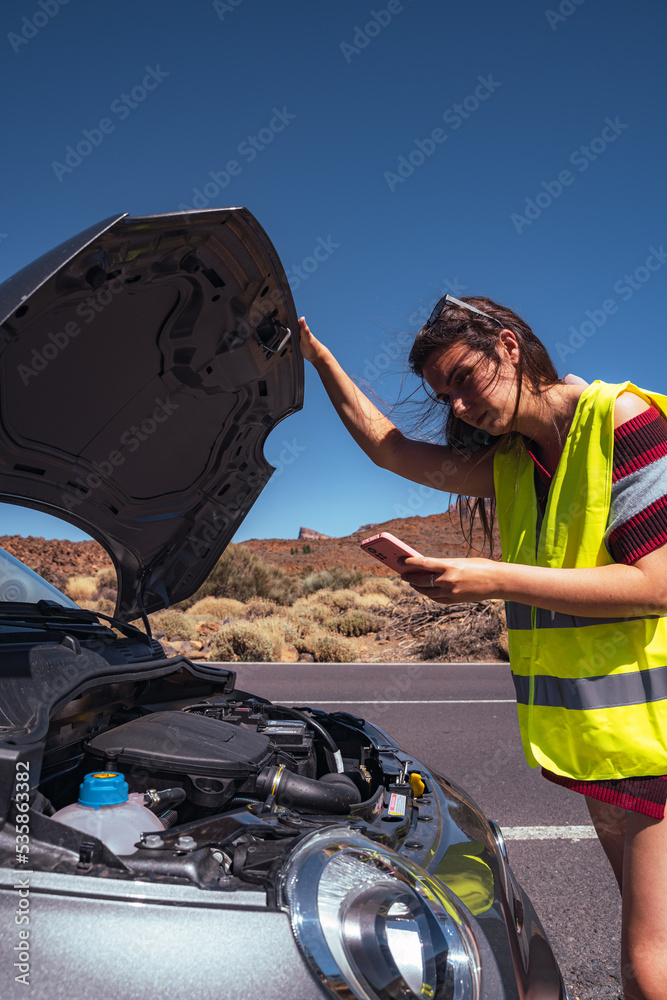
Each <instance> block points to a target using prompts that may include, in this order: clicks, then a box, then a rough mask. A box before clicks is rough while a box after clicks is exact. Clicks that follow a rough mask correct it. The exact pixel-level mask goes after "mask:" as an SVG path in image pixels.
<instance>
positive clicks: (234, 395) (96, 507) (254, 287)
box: [0, 208, 303, 621]
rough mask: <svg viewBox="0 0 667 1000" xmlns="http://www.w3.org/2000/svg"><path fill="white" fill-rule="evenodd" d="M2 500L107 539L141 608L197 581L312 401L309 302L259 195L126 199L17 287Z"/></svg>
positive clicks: (11, 300) (189, 589)
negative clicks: (292, 420) (303, 300)
mask: <svg viewBox="0 0 667 1000" xmlns="http://www.w3.org/2000/svg"><path fill="white" fill-rule="evenodd" d="M0 317H1V319H0V500H2V501H4V502H8V503H15V504H19V505H22V506H28V507H32V508H34V509H36V510H41V511H45V512H47V513H49V514H53V515H55V516H57V517H60V518H63V519H65V520H67V521H69V522H70V523H72V524H74V525H76V526H77V527H79V528H81V529H82V530H84V531H86V532H87V533H89V534H90V535H92V536H93V537H94V538H96V539H97V540H98V541H99V542H100V543H101V544H102V545H103V546H104V547H105V549H106V550H107V551H108V552H109V554H110V556H111V558H112V559H113V561H114V563H115V565H116V568H117V571H118V579H119V590H118V603H117V606H116V612H115V614H116V616H117V617H118V618H121V619H122V620H125V621H129V620H131V619H133V618H136V617H137V616H138V615H139V613H140V602H141V601H143V605H144V608H145V610H146V611H147V612H151V611H155V610H158V609H160V608H162V607H164V606H165V605H168V604H173V603H175V602H176V601H179V600H183V599H184V598H186V597H188V596H190V594H192V593H194V591H195V590H196V589H197V588H198V587H199V586H200V584H201V583H202V582H203V581H204V580H205V579H206V577H207V576H208V574H209V573H210V571H211V569H212V568H213V566H214V564H215V562H216V561H217V559H218V558H219V556H220V554H221V552H222V551H223V549H224V548H225V546H226V545H227V544H228V543H229V541H230V539H231V538H232V536H233V535H234V533H235V532H236V530H237V529H238V527H239V525H240V523H241V522H242V520H243V518H244V517H245V515H246V514H247V513H248V511H249V510H250V508H251V507H252V505H253V503H254V501H255V500H256V498H257V496H258V495H259V493H260V492H261V490H262V489H263V487H264V486H265V484H266V483H267V481H268V479H269V477H270V475H271V473H272V472H273V469H272V467H271V466H270V465H269V464H268V463H267V461H266V459H265V458H264V453H263V444H264V441H265V439H266V437H267V435H268V433H269V432H270V431H271V429H272V428H273V427H274V426H275V425H276V424H277V423H278V422H279V421H280V420H282V419H283V418H284V417H286V416H287V415H288V414H290V413H293V412H295V411H296V410H298V409H300V408H301V406H302V401H303V362H302V359H301V355H300V353H299V350H298V335H297V334H298V331H297V317H296V313H295V309H294V303H293V301H292V296H291V293H290V290H289V285H288V283H287V279H286V277H285V273H284V270H283V268H282V265H281V263H280V260H279V258H278V255H277V253H276V251H275V249H274V247H273V246H272V244H271V242H270V240H269V239H268V237H267V235H266V233H265V232H264V230H263V229H262V227H261V226H260V225H259V223H258V222H257V221H256V219H255V218H254V217H253V216H252V215H251V213H250V212H248V211H247V210H246V209H244V208H229V209H212V210H205V211H201V212H191V213H188V214H181V213H178V214H169V215H156V216H145V217H136V218H129V217H127V216H125V215H119V216H116V217H113V218H111V219H107V220H105V221H104V222H102V223H100V224H99V225H97V226H93V227H91V229H88V230H86V231H85V232H83V233H81V234H80V235H79V236H77V237H74V238H73V239H71V240H69V241H68V242H66V243H64V244H61V245H60V246H59V247H56V248H55V249H54V250H52V251H50V253H48V254H46V255H45V256H44V257H41V258H39V260H37V261H35V262H34V263H33V264H31V265H29V266H28V267H27V268H24V269H23V270H22V271H20V272H19V273H18V274H16V275H14V277H12V278H10V279H9V280H8V281H6V282H5V283H4V284H3V285H2V286H0Z"/></svg>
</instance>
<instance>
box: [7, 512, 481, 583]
mask: <svg viewBox="0 0 667 1000" xmlns="http://www.w3.org/2000/svg"><path fill="white" fill-rule="evenodd" d="M302 530H303V529H302ZM380 531H390V532H391V533H392V534H393V535H396V536H397V537H398V538H401V539H403V541H404V542H407V544H408V545H411V546H412V547H413V548H415V549H417V551H418V552H422V553H423V554H424V555H433V556H466V555H468V554H471V555H479V554H480V553H481V540H482V538H481V532H480V531H477V532H476V535H475V540H476V543H477V546H478V547H477V548H476V549H475V550H474V551H473V552H472V553H469V552H468V546H467V543H466V542H465V540H464V538H463V534H462V532H461V528H460V525H459V520H458V515H457V514H456V513H455V512H454V511H453V509H450V510H449V511H447V512H446V513H444V514H431V515H429V516H428V517H418V516H415V517H397V518H393V519H392V520H391V521H385V522H384V523H382V524H372V525H371V524H366V525H363V526H362V527H361V528H359V529H358V530H357V531H355V532H353V533H352V534H351V535H346V536H345V537H343V538H329V537H327V536H320V537H309V538H308V540H304V538H303V537H302V538H293V539H290V538H252V539H250V540H249V541H247V542H241V543H239V544H240V545H242V547H243V548H246V549H249V550H250V551H251V552H253V553H255V554H256V555H259V556H261V557H262V558H263V559H266V560H267V561H268V562H272V563H275V564H276V565H278V566H280V567H281V568H282V569H285V570H287V571H288V572H304V571H306V572H307V571H308V570H309V569H310V570H321V569H328V568H330V567H332V566H339V567H341V568H342V569H360V570H362V571H363V572H365V573H375V574H379V575H382V576H389V575H391V572H392V571H391V570H389V569H387V568H386V567H384V566H383V565H382V564H381V563H379V562H377V560H376V559H373V558H372V556H369V555H367V554H366V553H365V552H363V551H362V550H361V549H360V548H359V543H360V542H361V541H362V540H363V539H364V538H367V537H368V536H369V535H371V534H377V533H378V532H380ZM309 535H311V536H318V535H320V533H319V532H317V531H315V530H311V531H310V532H309ZM0 546H2V548H3V549H6V551H7V552H10V553H11V554H12V555H13V556H16V558H17V559H20V560H21V561H22V562H24V563H25V564H26V565H27V566H30V567H31V568H32V569H35V570H36V571H37V572H38V573H40V574H41V575H42V576H44V577H46V579H48V580H51V582H53V583H55V584H56V586H59V587H62V586H63V585H64V583H65V580H66V578H67V577H70V576H74V575H77V574H80V575H90V574H95V573H97V572H98V570H100V569H103V568H104V567H106V566H111V565H112V563H111V560H110V558H109V556H108V555H107V554H106V552H105V551H104V549H103V548H102V546H101V545H98V543H97V542H69V541H62V540H60V539H48V540H47V539H44V538H35V537H28V538H23V537H22V536H21V535H3V536H0ZM304 549H305V550H306V551H305V552H304ZM499 551H500V544H499V542H498V540H497V537H496V555H497V554H498V553H499ZM487 554H488V553H487Z"/></svg>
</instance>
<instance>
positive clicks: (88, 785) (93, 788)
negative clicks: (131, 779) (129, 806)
mask: <svg viewBox="0 0 667 1000" xmlns="http://www.w3.org/2000/svg"><path fill="white" fill-rule="evenodd" d="M128 792H129V788H128V785H127V781H126V780H125V778H124V776H123V775H122V774H118V772H117V771H93V772H92V773H91V774H87V775H86V776H85V777H84V779H83V782H82V783H81V784H80V785H79V803H80V804H81V805H82V806H92V807H93V809H99V808H100V806H115V805H118V804H119V803H121V802H127V799H128Z"/></svg>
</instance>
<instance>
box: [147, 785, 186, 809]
mask: <svg viewBox="0 0 667 1000" xmlns="http://www.w3.org/2000/svg"><path fill="white" fill-rule="evenodd" d="M181 802H185V789H184V788H163V789H162V790H161V791H159V792H156V791H155V790H154V789H153V790H152V792H146V793H145V795H144V803H145V805H147V806H148V808H149V809H150V810H151V812H157V810H158V809H164V807H165V806H180V804H181Z"/></svg>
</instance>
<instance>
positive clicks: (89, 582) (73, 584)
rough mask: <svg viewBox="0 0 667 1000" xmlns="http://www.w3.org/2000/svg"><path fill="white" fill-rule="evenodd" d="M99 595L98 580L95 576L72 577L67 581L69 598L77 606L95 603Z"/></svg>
mask: <svg viewBox="0 0 667 1000" xmlns="http://www.w3.org/2000/svg"><path fill="white" fill-rule="evenodd" d="M97 593H98V586H97V579H96V578H95V577H94V576H70V578H69V580H68V581H67V596H68V597H71V598H72V600H73V601H75V602H76V603H77V604H80V603H81V602H82V601H84V602H85V601H94V600H95V598H96V597H97Z"/></svg>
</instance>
